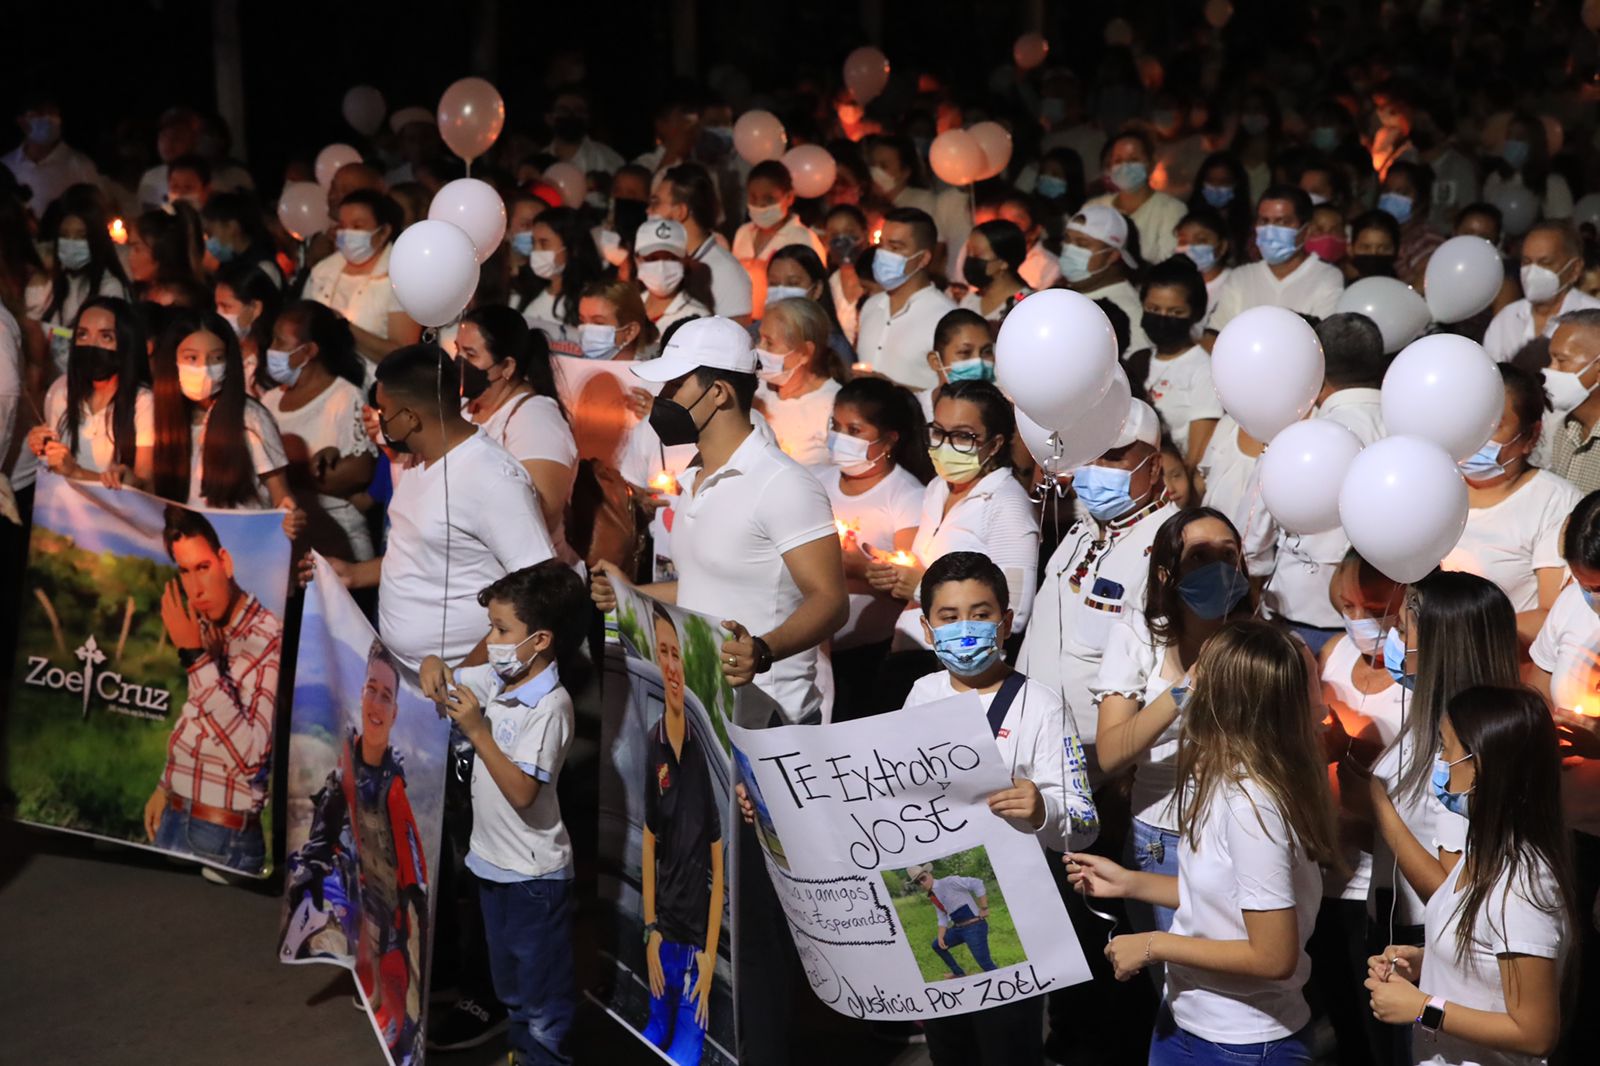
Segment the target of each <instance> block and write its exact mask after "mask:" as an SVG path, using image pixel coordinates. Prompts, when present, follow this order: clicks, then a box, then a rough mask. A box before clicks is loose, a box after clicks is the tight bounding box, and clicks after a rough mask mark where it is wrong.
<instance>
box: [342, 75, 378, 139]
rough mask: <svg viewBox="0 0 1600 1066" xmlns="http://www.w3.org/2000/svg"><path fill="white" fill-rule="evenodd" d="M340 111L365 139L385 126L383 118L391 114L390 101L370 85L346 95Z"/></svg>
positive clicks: (352, 90)
mask: <svg viewBox="0 0 1600 1066" xmlns="http://www.w3.org/2000/svg"><path fill="white" fill-rule="evenodd" d="M340 110H341V111H342V112H343V113H344V120H345V121H346V122H348V123H350V126H351V128H352V129H354V130H355V131H356V132H357V133H359V134H361V136H363V137H371V136H372V135H373V134H374V133H377V132H378V127H379V126H381V125H383V116H384V115H386V114H388V113H389V104H388V101H386V100H384V98H383V94H382V93H380V92H379V91H378V90H376V89H374V88H373V87H372V86H370V85H357V86H355V87H353V88H352V89H350V91H349V92H347V93H345V94H344V103H343V106H342V107H341V108H340Z"/></svg>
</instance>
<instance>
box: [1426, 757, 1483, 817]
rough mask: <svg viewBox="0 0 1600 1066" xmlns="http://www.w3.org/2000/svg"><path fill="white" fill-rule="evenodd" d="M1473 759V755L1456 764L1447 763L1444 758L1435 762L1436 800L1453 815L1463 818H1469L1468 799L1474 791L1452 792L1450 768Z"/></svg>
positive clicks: (1434, 788) (1434, 784)
mask: <svg viewBox="0 0 1600 1066" xmlns="http://www.w3.org/2000/svg"><path fill="white" fill-rule="evenodd" d="M1472 757H1473V756H1471V755H1463V756H1461V758H1459V759H1457V760H1456V762H1445V761H1444V757H1443V756H1440V757H1439V758H1437V759H1434V760H1433V779H1432V780H1433V797H1434V799H1436V800H1438V801H1439V802H1440V803H1442V804H1443V805H1444V809H1445V810H1447V811H1449V812H1450V813H1451V814H1459V815H1460V816H1461V817H1463V818H1466V817H1467V797H1468V796H1469V795H1471V794H1472V790H1471V789H1468V790H1467V791H1466V792H1451V791H1450V767H1452V766H1454V765H1455V764H1456V763H1460V762H1466V761H1467V760H1468V759H1470V758H1472Z"/></svg>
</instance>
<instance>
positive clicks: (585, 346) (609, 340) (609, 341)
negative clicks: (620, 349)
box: [578, 322, 617, 359]
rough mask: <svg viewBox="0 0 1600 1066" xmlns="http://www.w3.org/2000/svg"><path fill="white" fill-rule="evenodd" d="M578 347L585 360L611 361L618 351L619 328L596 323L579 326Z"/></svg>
mask: <svg viewBox="0 0 1600 1066" xmlns="http://www.w3.org/2000/svg"><path fill="white" fill-rule="evenodd" d="M578 347H579V348H581V349H582V350H583V357H584V358H585V359H610V358H611V356H612V355H614V354H615V353H616V350H617V327H616V326H606V325H601V324H599V323H596V322H588V323H585V324H584V325H581V326H579V327H578Z"/></svg>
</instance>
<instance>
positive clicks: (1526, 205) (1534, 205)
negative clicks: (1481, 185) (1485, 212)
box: [1489, 181, 1539, 237]
mask: <svg viewBox="0 0 1600 1066" xmlns="http://www.w3.org/2000/svg"><path fill="white" fill-rule="evenodd" d="M1489 202H1490V203H1492V204H1494V206H1496V207H1498V208H1499V209H1500V221H1501V223H1502V225H1503V226H1504V228H1505V231H1506V234H1507V235H1508V236H1512V237H1520V236H1522V235H1523V234H1524V233H1527V232H1528V228H1529V227H1530V226H1532V225H1533V223H1534V220H1535V219H1537V218H1538V217H1539V198H1538V197H1537V196H1535V195H1534V194H1533V192H1532V190H1530V189H1529V188H1528V187H1527V186H1525V185H1523V184H1522V183H1521V182H1520V181H1511V182H1506V183H1504V184H1502V185H1501V186H1500V187H1499V188H1497V189H1495V191H1494V193H1493V194H1492V195H1490V197H1489Z"/></svg>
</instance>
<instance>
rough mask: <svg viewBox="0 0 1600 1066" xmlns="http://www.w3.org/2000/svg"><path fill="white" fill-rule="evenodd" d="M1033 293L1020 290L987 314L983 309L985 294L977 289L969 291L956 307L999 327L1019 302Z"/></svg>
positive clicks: (1029, 290)
mask: <svg viewBox="0 0 1600 1066" xmlns="http://www.w3.org/2000/svg"><path fill="white" fill-rule="evenodd" d="M1032 293H1033V290H1032V289H1029V288H1026V287H1024V288H1022V289H1018V290H1017V291H1016V292H1014V293H1012V294H1011V295H1010V296H1008V297H1007V298H1005V299H1004V300H1001V301H1000V302H999V303H997V304H995V305H994V307H992V308H990V309H989V310H988V311H987V312H985V311H984V309H983V293H981V292H979V291H978V290H977V289H968V290H967V294H966V295H965V296H963V297H962V298H961V302H960V303H959V304H957V305H956V306H957V307H959V308H961V309H962V310H964V311H971V312H972V313H974V314H977V315H982V316H983V320H984V321H985V322H988V323H990V324H991V325H995V326H998V325H999V324H1000V322H1001V320H1002V319H1004V318H1005V317H1006V316H1007V315H1009V314H1010V313H1011V309H1012V308H1013V307H1015V306H1017V301H1019V300H1021V299H1022V298H1023V297H1025V296H1030V295H1032Z"/></svg>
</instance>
